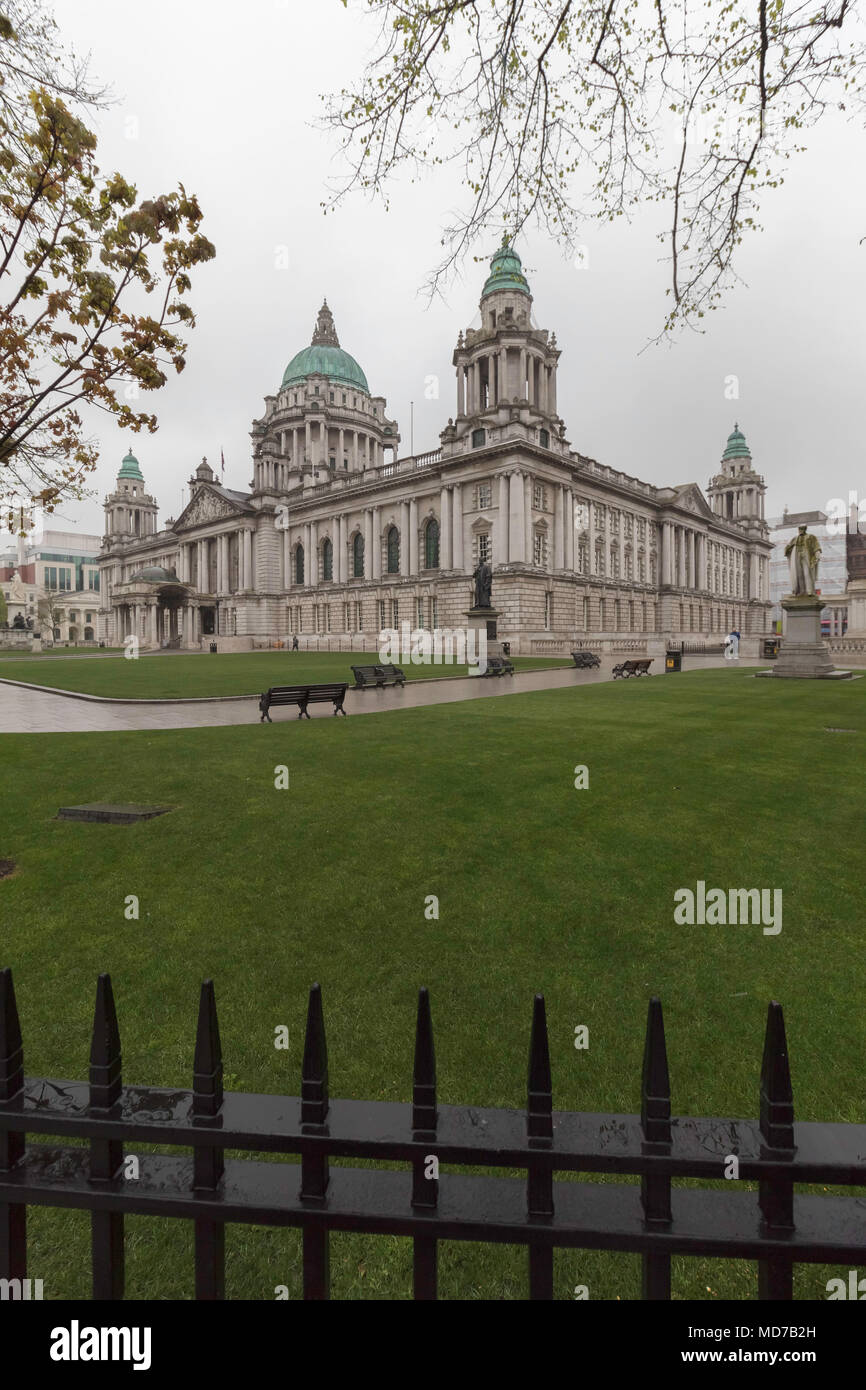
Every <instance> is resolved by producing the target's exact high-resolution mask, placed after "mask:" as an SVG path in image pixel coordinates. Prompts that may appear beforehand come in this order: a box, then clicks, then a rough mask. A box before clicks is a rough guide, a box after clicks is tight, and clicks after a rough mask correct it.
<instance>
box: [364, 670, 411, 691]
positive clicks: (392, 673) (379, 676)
mask: <svg viewBox="0 0 866 1390" xmlns="http://www.w3.org/2000/svg"><path fill="white" fill-rule="evenodd" d="M352 672H353V674H354V676H355V685H354V689H355V690H369V688H370V687H371V686H376V687H377V689H379V690H381V689H382V688H383V687H384V686H386V685H405V684H406V677H405V676H404V674H403V672H402V671H401V670H400V667H399V666H390V665H387V664H385V665H379V666H353V667H352Z"/></svg>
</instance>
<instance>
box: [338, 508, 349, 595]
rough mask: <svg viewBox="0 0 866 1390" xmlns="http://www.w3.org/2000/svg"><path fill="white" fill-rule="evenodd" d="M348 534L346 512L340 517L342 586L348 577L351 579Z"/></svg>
mask: <svg viewBox="0 0 866 1390" xmlns="http://www.w3.org/2000/svg"><path fill="white" fill-rule="evenodd" d="M347 533H348V525H347V522H346V514H345V512H343V513H342V515H341V516H340V544H339V559H340V583H341V584H345V582H346V580H347V579H348V577H349V556H348V551H347V546H348V543H349V542H348V534H347Z"/></svg>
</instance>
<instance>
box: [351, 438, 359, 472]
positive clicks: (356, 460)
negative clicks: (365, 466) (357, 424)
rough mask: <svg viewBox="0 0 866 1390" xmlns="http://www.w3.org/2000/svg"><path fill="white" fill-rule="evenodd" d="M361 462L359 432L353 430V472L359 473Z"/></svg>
mask: <svg viewBox="0 0 866 1390" xmlns="http://www.w3.org/2000/svg"><path fill="white" fill-rule="evenodd" d="M359 462H360V450H359V448H358V431H357V430H352V471H353V472H354V473H357V471H358V464H359Z"/></svg>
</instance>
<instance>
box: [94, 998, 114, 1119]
mask: <svg viewBox="0 0 866 1390" xmlns="http://www.w3.org/2000/svg"><path fill="white" fill-rule="evenodd" d="M120 1070H121V1053H120V1030H119V1028H118V1026H117V1011H116V1010H115V1007H114V993H113V991H112V988H111V976H110V975H100V976H99V979H98V981H97V985H96V1008H95V1010H94V1014H93V1037H92V1040H91V1044H90V1108H91V1110H108V1109H110V1108H111V1106H112V1105H114V1104H115V1102H116V1101H118V1100H119V1099H120V1091H121V1075H120Z"/></svg>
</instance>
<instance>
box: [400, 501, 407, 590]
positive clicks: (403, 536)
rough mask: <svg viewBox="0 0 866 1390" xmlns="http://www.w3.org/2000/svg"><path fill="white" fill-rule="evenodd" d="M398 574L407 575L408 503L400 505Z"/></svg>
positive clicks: (405, 576)
mask: <svg viewBox="0 0 866 1390" xmlns="http://www.w3.org/2000/svg"><path fill="white" fill-rule="evenodd" d="M400 573H401V574H402V575H403V577H404V579H405V578H407V577H408V574H409V503H408V502H401V503H400Z"/></svg>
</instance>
